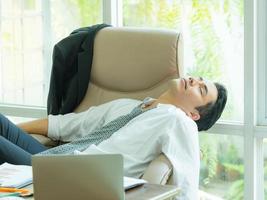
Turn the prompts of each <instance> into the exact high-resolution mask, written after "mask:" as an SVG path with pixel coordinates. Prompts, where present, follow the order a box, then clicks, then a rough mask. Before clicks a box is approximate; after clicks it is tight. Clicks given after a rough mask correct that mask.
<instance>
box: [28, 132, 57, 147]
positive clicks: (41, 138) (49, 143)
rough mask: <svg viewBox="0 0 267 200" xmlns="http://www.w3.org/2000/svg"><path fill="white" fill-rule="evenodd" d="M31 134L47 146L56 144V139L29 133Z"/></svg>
mask: <svg viewBox="0 0 267 200" xmlns="http://www.w3.org/2000/svg"><path fill="white" fill-rule="evenodd" d="M31 136H32V137H34V138H35V139H36V140H38V141H39V142H40V143H42V144H44V145H45V146H47V147H54V146H56V145H57V142H56V141H53V140H51V139H50V138H48V137H45V136H43V135H37V134H31Z"/></svg>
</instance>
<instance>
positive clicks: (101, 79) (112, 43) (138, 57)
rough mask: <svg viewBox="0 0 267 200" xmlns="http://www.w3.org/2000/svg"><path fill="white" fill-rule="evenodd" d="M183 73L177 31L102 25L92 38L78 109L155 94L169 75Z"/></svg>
mask: <svg viewBox="0 0 267 200" xmlns="http://www.w3.org/2000/svg"><path fill="white" fill-rule="evenodd" d="M182 73H183V52H182V39H181V35H180V33H179V32H177V31H172V30H165V29H145V28H126V27H122V28H115V27H109V28H105V29H102V30H101V31H99V32H98V33H97V35H96V38H95V41H94V53H93V63H92V70H91V77H90V82H89V86H88V90H87V93H86V96H85V98H84V99H83V101H82V102H81V104H80V105H79V106H78V107H77V108H76V109H75V112H80V111H84V110H86V109H88V108H89V107H90V106H93V105H99V104H102V103H105V102H108V101H111V100H114V99H118V98H134V99H143V98H145V97H147V96H150V97H158V96H159V95H160V94H161V93H162V92H163V91H164V90H165V89H166V88H167V82H168V80H169V79H172V78H177V77H179V76H180V75H181V74H182Z"/></svg>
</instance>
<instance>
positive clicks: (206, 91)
mask: <svg viewBox="0 0 267 200" xmlns="http://www.w3.org/2000/svg"><path fill="white" fill-rule="evenodd" d="M199 80H200V81H203V78H202V77H201V76H200V77H199ZM203 87H204V89H205V95H207V94H208V92H209V90H208V87H207V85H206V84H205V82H204V81H203ZM200 92H201V94H203V93H204V92H203V89H202V87H200Z"/></svg>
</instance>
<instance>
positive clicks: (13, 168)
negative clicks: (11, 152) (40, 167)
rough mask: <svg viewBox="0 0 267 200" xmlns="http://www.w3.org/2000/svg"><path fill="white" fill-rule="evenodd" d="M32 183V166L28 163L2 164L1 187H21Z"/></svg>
mask: <svg viewBox="0 0 267 200" xmlns="http://www.w3.org/2000/svg"><path fill="white" fill-rule="evenodd" d="M31 183H32V167H31V166H26V165H12V164H9V163H4V164H2V165H0V187H14V188H21V187H24V186H26V185H29V184H31Z"/></svg>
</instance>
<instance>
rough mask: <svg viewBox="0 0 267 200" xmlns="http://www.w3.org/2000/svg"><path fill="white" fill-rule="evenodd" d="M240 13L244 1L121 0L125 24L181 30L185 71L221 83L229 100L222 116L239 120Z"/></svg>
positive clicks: (242, 57)
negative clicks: (224, 86)
mask: <svg viewBox="0 0 267 200" xmlns="http://www.w3.org/2000/svg"><path fill="white" fill-rule="evenodd" d="M243 16H244V11H243V0H236V1H228V0H224V1H212V0H209V1H201V0H194V1H187V0H155V1H149V0H148V1H139V0H124V1H123V25H124V26H149V27H163V28H172V29H176V30H179V31H182V33H183V38H184V46H185V47H186V48H185V59H184V61H185V67H186V69H185V70H186V72H187V74H189V75H194V76H203V77H206V78H209V79H212V80H216V81H219V82H222V83H224V84H225V85H226V87H227V88H228V91H229V94H228V96H229V97H228V98H229V99H228V103H227V106H226V110H225V112H224V114H223V118H222V119H224V120H231V121H239V122H242V121H243V105H244V104H243V102H242V101H240V99H243V92H242V91H243V76H242V74H243V69H244V65H243V59H244V55H243V49H244V48H243V41H244V32H243V28H244V20H243ZM237 74H239V76H236V75H237ZM234 94H239V95H234Z"/></svg>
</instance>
